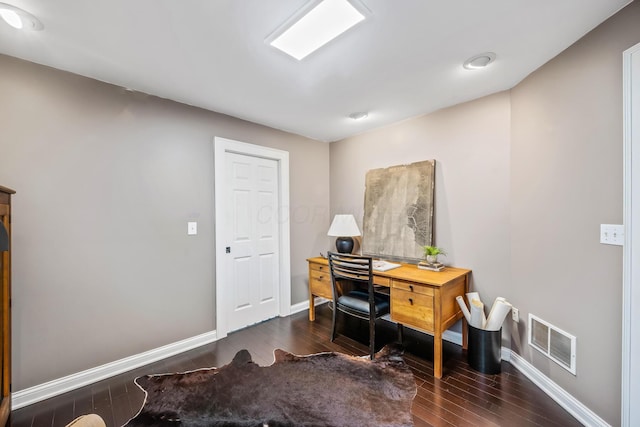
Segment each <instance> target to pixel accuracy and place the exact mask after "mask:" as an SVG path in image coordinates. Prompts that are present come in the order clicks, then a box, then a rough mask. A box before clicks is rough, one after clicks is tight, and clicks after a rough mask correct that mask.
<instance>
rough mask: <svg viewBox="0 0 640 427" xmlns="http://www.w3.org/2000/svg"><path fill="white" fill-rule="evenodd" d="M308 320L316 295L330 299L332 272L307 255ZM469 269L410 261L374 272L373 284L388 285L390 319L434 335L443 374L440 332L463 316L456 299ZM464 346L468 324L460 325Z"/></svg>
mask: <svg viewBox="0 0 640 427" xmlns="http://www.w3.org/2000/svg"><path fill="white" fill-rule="evenodd" d="M307 262H308V263H309V320H311V321H313V320H315V297H316V296H320V297H324V298H327V299H331V272H330V271H329V263H328V261H327V260H326V259H325V258H319V257H317V258H309V259H308V260H307ZM470 273H471V270H467V269H463V268H455V267H447V268H445V269H444V270H443V271H438V272H435V271H426V270H420V269H418V267H416V266H415V265H412V264H402V266H401V267H399V268H394V269H393V270H388V271H376V272H374V278H373V281H374V283H375V284H376V285H380V286H386V287H388V288H390V291H389V293H390V297H391V320H393V321H394V322H398V323H400V324H403V325H406V326H410V327H412V328H415V329H419V330H421V331H424V332H427V333H429V334H432V335H433V361H434V363H433V365H434V367H433V372H434V376H435V377H436V378H441V377H442V333H443V332H444V331H445V330H447V329H448V328H450V327H451V326H453V324H454V323H456V322H457V321H458V320H459V319H463V322H465V321H464V316H463V315H462V311H461V310H460V307H459V306H458V303H457V302H456V297H457V296H458V295H465V294H466V293H467V292H468V290H469V275H470ZM462 345H463V347H464V348H467V327H466V324H465V325H463V328H462Z"/></svg>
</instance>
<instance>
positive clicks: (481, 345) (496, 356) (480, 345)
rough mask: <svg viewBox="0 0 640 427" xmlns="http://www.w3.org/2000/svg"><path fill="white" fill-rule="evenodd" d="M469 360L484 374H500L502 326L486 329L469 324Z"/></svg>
mask: <svg viewBox="0 0 640 427" xmlns="http://www.w3.org/2000/svg"><path fill="white" fill-rule="evenodd" d="M468 339H469V341H468V347H467V360H468V362H469V366H471V368H472V369H475V370H476V371H478V372H482V373H483V374H491V375H493V374H499V373H500V361H501V359H502V357H501V356H502V355H501V350H502V349H501V346H502V328H501V329H500V330H497V331H486V330H484V329H479V328H474V327H473V326H471V325H469V336H468Z"/></svg>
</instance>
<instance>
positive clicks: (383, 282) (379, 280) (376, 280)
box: [373, 275, 391, 288]
mask: <svg viewBox="0 0 640 427" xmlns="http://www.w3.org/2000/svg"><path fill="white" fill-rule="evenodd" d="M390 283H391V279H389V278H388V277H380V276H375V275H374V276H373V284H374V285H379V286H385V287H387V288H388V287H389V286H390Z"/></svg>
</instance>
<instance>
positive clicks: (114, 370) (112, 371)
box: [11, 331, 217, 410]
mask: <svg viewBox="0 0 640 427" xmlns="http://www.w3.org/2000/svg"><path fill="white" fill-rule="evenodd" d="M216 340H217V335H216V331H211V332H206V333H204V334H201V335H197V336H195V337H191V338H187V339H185V340H182V341H178V342H175V343H172V344H167V345H165V346H162V347H158V348H155V349H153V350H149V351H145V352H144V353H140V354H136V355H134V356H130V357H125V358H124V359H120V360H116V361H115V362H111V363H107V364H106V365H102V366H98V367H95V368H91V369H87V370H86V371H82V372H78V373H75V374H72V375H68V376H66V377H63V378H58V379H56V380H53V381H49V382H47V383H44V384H39V385H37V386H34V387H29V388H26V389H24V390H20V391H17V392H14V393H11V410H16V409H19V408H22V407H25V406H27V405H31V404H33V403H37V402H40V401H42V400H45V399H48V398H50V397H53V396H57V395H59V394H62V393H66V392H68V391H71V390H75V389H77V388H80V387H84V386H86V385H89V384H93V383H95V382H97V381H101V380H104V379H106V378H110V377H112V376H114V375H118V374H121V373H123V372H127V371H130V370H132V369H135V368H139V367H140V366H144V365H147V364H149V363H153V362H157V361H158V360H162V359H165V358H167V357H170V356H174V355H176V354H179V353H182V352H185V351H187V350H191V349H194V348H196V347H200V346H203V345H205V344H209V343H211V342H214V341H216Z"/></svg>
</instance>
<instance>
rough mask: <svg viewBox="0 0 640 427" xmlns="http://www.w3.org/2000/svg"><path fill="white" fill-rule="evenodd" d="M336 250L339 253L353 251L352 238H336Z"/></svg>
mask: <svg viewBox="0 0 640 427" xmlns="http://www.w3.org/2000/svg"><path fill="white" fill-rule="evenodd" d="M336 250H337V251H338V252H340V253H341V254H350V253H351V252H352V251H353V238H352V237H338V238H337V239H336Z"/></svg>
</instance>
